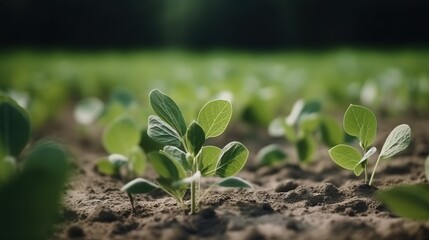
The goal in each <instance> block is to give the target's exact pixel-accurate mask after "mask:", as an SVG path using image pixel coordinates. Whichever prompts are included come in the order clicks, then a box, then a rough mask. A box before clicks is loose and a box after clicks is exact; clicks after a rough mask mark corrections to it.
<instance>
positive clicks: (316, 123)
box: [268, 100, 345, 163]
mask: <svg viewBox="0 0 429 240" xmlns="http://www.w3.org/2000/svg"><path fill="white" fill-rule="evenodd" d="M321 108H322V106H321V103H320V102H318V101H304V100H298V101H296V102H295V104H294V106H293V108H292V111H291V113H290V114H289V116H287V117H286V118H284V119H282V118H276V119H274V120H273V121H272V122H271V123H270V125H269V127H268V133H269V134H270V135H271V136H273V137H285V138H286V139H287V140H288V141H289V142H291V143H292V144H294V145H295V148H296V152H297V155H298V159H299V161H300V162H301V163H308V162H310V161H311V160H312V159H313V157H314V154H315V152H316V150H317V142H318V141H322V142H323V143H324V144H325V145H328V146H333V145H335V144H338V143H340V142H342V141H343V140H344V138H345V135H344V132H343V131H342V130H341V127H340V126H339V125H338V124H337V122H336V121H335V119H332V118H331V117H328V116H324V115H323V114H322V113H321Z"/></svg>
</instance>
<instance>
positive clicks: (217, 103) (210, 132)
mask: <svg viewBox="0 0 429 240" xmlns="http://www.w3.org/2000/svg"><path fill="white" fill-rule="evenodd" d="M231 117H232V105H231V102H229V101H226V100H213V101H210V102H208V103H207V104H206V105H204V107H203V108H202V109H201V110H200V112H199V113H198V118H197V122H198V123H199V124H200V125H201V127H202V129H203V130H204V133H205V136H206V138H211V137H217V136H219V135H220V134H222V133H223V132H224V131H225V129H226V127H227V126H228V124H229V121H230V120H231Z"/></svg>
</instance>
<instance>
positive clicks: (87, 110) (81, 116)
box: [73, 97, 104, 125]
mask: <svg viewBox="0 0 429 240" xmlns="http://www.w3.org/2000/svg"><path fill="white" fill-rule="evenodd" d="M103 110H104V104H103V102H102V101H101V100H100V99H98V98H94V97H90V98H85V99H83V100H81V101H79V102H78V104H77V106H76V107H75V109H74V111H73V116H74V119H75V120H76V122H78V123H79V124H82V125H89V124H91V123H94V122H95V121H96V120H97V119H98V117H100V115H101V113H102V112H103Z"/></svg>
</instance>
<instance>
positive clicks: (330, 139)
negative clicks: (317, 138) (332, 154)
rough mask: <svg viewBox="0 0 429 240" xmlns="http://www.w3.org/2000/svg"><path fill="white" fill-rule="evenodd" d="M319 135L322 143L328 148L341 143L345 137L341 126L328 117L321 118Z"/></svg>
mask: <svg viewBox="0 0 429 240" xmlns="http://www.w3.org/2000/svg"><path fill="white" fill-rule="evenodd" d="M320 133H321V137H322V140H323V142H324V143H325V144H326V145H327V146H329V147H333V146H335V145H337V144H340V143H342V142H343V140H344V137H345V136H344V132H343V130H342V129H341V126H340V125H339V124H338V123H337V121H336V120H335V119H334V118H332V117H329V116H323V118H322V121H321V123H320Z"/></svg>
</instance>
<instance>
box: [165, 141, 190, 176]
mask: <svg viewBox="0 0 429 240" xmlns="http://www.w3.org/2000/svg"><path fill="white" fill-rule="evenodd" d="M159 153H160V154H162V155H164V156H166V157H168V158H170V159H171V160H174V161H177V162H179V163H180V164H181V165H182V166H183V168H184V169H185V170H191V166H190V165H189V163H188V160H187V159H186V153H185V152H183V151H182V150H180V149H179V148H177V147H174V146H165V147H164V149H163V150H161V151H160V152H159Z"/></svg>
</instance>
